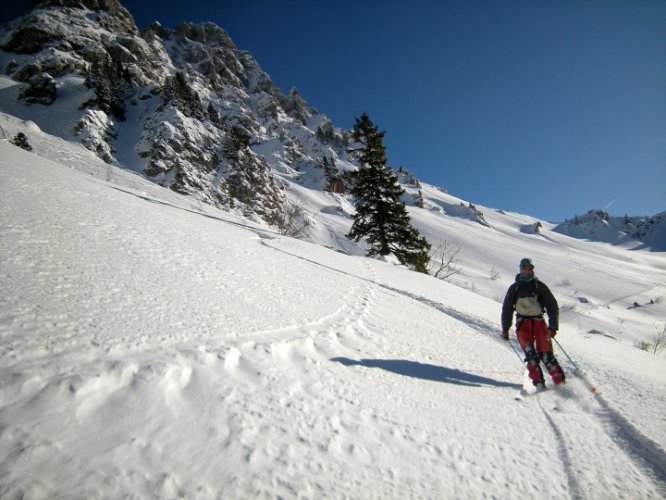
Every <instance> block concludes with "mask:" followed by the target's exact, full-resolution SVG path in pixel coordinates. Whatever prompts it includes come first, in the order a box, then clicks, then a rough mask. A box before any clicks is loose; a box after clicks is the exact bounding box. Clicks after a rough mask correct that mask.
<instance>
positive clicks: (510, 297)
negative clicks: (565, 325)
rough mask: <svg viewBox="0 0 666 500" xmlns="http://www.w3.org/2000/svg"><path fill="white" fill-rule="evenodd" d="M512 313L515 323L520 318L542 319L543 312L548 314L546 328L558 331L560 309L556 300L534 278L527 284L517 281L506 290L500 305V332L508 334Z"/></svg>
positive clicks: (543, 284) (548, 290) (547, 289)
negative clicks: (514, 315) (514, 316)
mask: <svg viewBox="0 0 666 500" xmlns="http://www.w3.org/2000/svg"><path fill="white" fill-rule="evenodd" d="M514 311H515V312H516V321H519V320H520V319H521V318H525V319H535V318H543V313H544V311H545V312H547V313H548V328H549V329H551V330H558V329H559V326H560V325H559V320H560V309H559V306H558V304H557V300H556V299H555V297H554V296H553V294H552V292H551V291H550V289H549V288H548V287H547V286H546V285H545V283H542V282H541V281H539V280H538V279H537V278H536V277H535V278H534V279H532V280H531V281H527V282H524V281H520V280H518V279H517V280H516V281H515V283H513V284H512V285H511V286H510V287H509V289H508V290H507V292H506V296H505V297H504V303H503V304H502V331H504V332H508V331H509V328H511V324H512V323H513V313H514ZM521 312H522V313H523V314H521Z"/></svg>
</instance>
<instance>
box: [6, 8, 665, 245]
mask: <svg viewBox="0 0 666 500" xmlns="http://www.w3.org/2000/svg"><path fill="white" fill-rule="evenodd" d="M0 48H2V53H0V56H1V60H2V66H3V68H4V72H5V73H6V74H7V76H8V77H9V78H10V79H11V80H12V81H13V82H15V83H16V88H15V89H14V90H15V91H16V96H15V99H16V98H17V99H18V101H19V102H21V103H22V105H23V106H24V108H25V109H21V107H20V106H14V107H13V110H12V111H14V112H16V116H18V117H22V118H28V117H29V118H30V119H32V120H33V121H35V122H36V123H37V124H38V125H39V126H40V128H42V129H43V130H45V131H48V132H50V133H55V135H59V136H60V137H63V138H65V139H68V140H76V141H80V142H81V143H82V144H84V145H85V147H87V148H88V149H90V150H91V151H94V152H95V154H97V155H98V156H99V157H101V158H103V159H104V160H105V161H106V162H108V163H112V164H116V165H121V166H123V167H125V168H129V169H131V170H134V171H136V172H140V173H142V174H143V175H145V176H147V177H148V178H149V179H151V180H152V181H153V182H156V183H157V184H159V185H162V186H164V187H168V188H170V189H172V190H174V191H176V192H179V193H181V194H185V195H189V196H192V197H194V198H196V199H197V200H198V201H199V202H201V203H205V204H210V205H213V206H217V207H225V208H230V209H232V210H234V211H236V212H237V213H240V214H242V215H244V216H247V217H253V218H258V219H260V220H262V221H264V222H265V223H267V224H269V225H271V226H272V227H275V228H278V229H279V230H280V231H281V232H283V233H284V234H292V235H299V234H300V235H301V236H303V235H304V234H305V232H304V231H303V229H304V228H310V227H312V226H313V225H316V224H318V223H321V221H319V220H318V214H317V215H312V214H313V207H310V206H308V203H307V198H308V197H307V196H303V194H302V193H301V194H298V193H296V192H297V191H298V188H297V187H296V186H302V187H304V188H306V189H314V190H316V191H319V192H321V191H323V192H328V193H331V194H330V197H331V206H332V207H335V208H334V209H333V208H331V209H329V211H331V210H333V211H337V212H340V213H349V205H350V203H351V200H349V199H345V200H343V199H342V198H344V197H347V198H348V196H347V193H348V184H347V181H346V176H345V174H346V172H348V171H351V170H355V169H356V168H358V165H357V164H356V163H355V162H354V159H353V158H351V157H349V156H348V154H347V146H348V145H349V141H350V137H349V132H348V131H345V130H343V129H340V128H337V127H335V126H334V124H333V123H332V122H331V121H330V119H328V117H327V116H326V115H325V114H322V113H320V112H319V111H318V110H316V109H315V108H313V107H311V106H310V105H309V104H308V103H307V101H306V100H305V99H304V98H303V97H302V96H301V95H300V92H299V91H298V89H296V88H292V89H291V90H290V92H289V93H288V94H283V93H282V92H281V91H280V90H279V89H278V88H276V87H275V86H274V85H273V83H272V82H271V79H270V76H269V75H267V74H266V73H265V72H263V71H262V70H261V67H260V66H259V64H258V62H257V61H256V60H254V58H253V57H252V56H251V54H249V53H248V52H247V51H243V50H240V49H238V48H237V47H236V46H235V44H234V43H233V40H231V38H230V37H229V35H228V34H227V33H226V32H225V31H224V29H223V28H221V27H219V26H217V25H215V24H214V23H203V24H193V23H180V24H178V25H177V26H176V27H175V28H174V29H169V28H165V27H163V26H161V25H160V24H159V23H151V24H149V25H148V26H146V27H145V28H144V29H143V30H142V32H141V33H140V32H139V30H138V28H137V26H136V24H135V23H134V20H133V18H132V16H131V13H129V11H127V10H126V9H125V8H124V7H123V6H122V4H121V3H120V2H117V1H115V0H108V1H93V0H90V1H87V2H68V1H64V2H63V1H57V2H56V1H45V2H40V3H39V4H38V5H36V6H35V8H34V9H33V10H32V11H31V12H29V13H28V14H26V15H25V16H22V17H21V18H18V19H16V20H13V21H10V22H9V23H6V24H5V25H4V26H3V27H2V31H1V34H0ZM4 88H5V89H7V88H9V85H7V86H5V87H4ZM8 94H9V92H8V93H6V95H5V97H10V98H11V96H9V95H8ZM63 99H70V102H69V106H68V107H67V109H68V113H69V114H70V115H71V116H70V119H69V122H68V123H67V124H66V127H65V128H64V129H62V128H60V130H49V127H48V125H47V123H48V120H49V115H50V114H52V112H51V110H52V109H54V104H57V103H56V101H60V102H64V101H63ZM3 102H4V103H5V104H4V105H3V107H5V108H8V107H10V106H8V105H7V101H6V100H5V101H3ZM29 108H30V109H29ZM49 108H50V109H49ZM61 109H62V107H61ZM39 111H43V112H42V113H40V112H39ZM239 134H240V135H239ZM243 136H247V148H244V149H243V148H242V141H241V149H243V150H242V151H240V152H239V151H233V150H230V143H234V140H235V139H238V137H243ZM239 154H240V155H241V156H242V158H239ZM397 172H398V174H399V178H400V180H401V183H402V185H403V187H404V188H405V189H406V195H405V197H404V199H403V201H404V202H405V203H406V204H407V206H408V207H409V208H410V211H411V213H412V216H413V217H414V218H415V223H416V225H417V226H418V217H415V213H417V212H418V210H422V209H423V207H424V206H425V205H428V204H430V205H433V204H434V205H438V204H439V205H441V203H440V202H439V201H432V200H431V201H430V202H428V201H427V200H424V196H423V190H422V189H420V186H422V183H421V182H420V181H419V180H418V179H417V178H416V177H415V176H414V175H413V174H411V173H409V171H408V170H407V169H405V168H404V167H400V169H398V170H397ZM295 193H296V194H295ZM591 212H595V213H596V212H598V211H591ZM441 213H442V215H444V216H454V217H460V218H463V219H470V220H475V221H476V222H478V223H480V224H483V225H487V224H488V223H487V222H486V221H485V219H484V217H483V211H482V210H481V209H479V208H477V207H476V206H475V205H474V204H472V203H471V202H462V201H461V203H460V204H459V205H456V206H453V205H448V206H446V208H445V209H443V210H442V212H441ZM627 219H629V220H627ZM573 220H578V222H579V223H578V224H576V225H575V226H576V227H575V230H573V229H572V226H573V225H572V223H571V222H569V221H565V222H564V223H562V224H559V225H556V226H555V227H554V228H553V230H555V231H558V232H560V233H562V234H567V235H569V236H573V237H576V238H587V239H592V240H597V241H604V242H611V243H614V244H622V245H625V246H627V245H628V246H630V247H633V248H647V249H651V250H656V251H664V250H666V245H664V244H663V241H664V240H666V236H665V235H666V229H665V228H666V224H665V222H664V217H663V214H657V215H655V216H652V217H648V216H640V217H627V216H625V217H624V219H623V220H624V222H626V223H625V224H620V225H618V224H615V223H613V224H611V225H610V226H609V227H610V228H611V229H613V228H616V227H617V231H616V232H615V233H612V232H609V231H610V230H606V231H602V232H600V231H599V230H598V226H599V224H603V223H604V222H603V221H604V220H605V222H609V220H610V217H607V218H606V219H603V218H602V222H600V221H599V220H591V219H589V218H586V217H578V216H576V217H575V218H574V219H573ZM581 221H582V222H581ZM539 222H540V221H535V222H534V223H531V224H528V226H529V227H527V228H526V229H525V230H526V231H538V230H539V227H538V224H539ZM541 227H542V228H543V224H542V225H541ZM601 234H603V237H600V236H601ZM632 245H633V246H632Z"/></svg>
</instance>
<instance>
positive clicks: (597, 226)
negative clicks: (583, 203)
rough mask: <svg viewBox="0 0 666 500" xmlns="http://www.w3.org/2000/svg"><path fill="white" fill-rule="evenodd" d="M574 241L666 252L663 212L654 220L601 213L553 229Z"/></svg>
mask: <svg viewBox="0 0 666 500" xmlns="http://www.w3.org/2000/svg"><path fill="white" fill-rule="evenodd" d="M553 231H557V232H558V233H561V234H566V235H567V236H571V237H573V238H579V239H588V240H591V241H600V242H605V243H611V244H613V245H617V244H622V245H628V246H629V247H631V248H636V249H640V248H651V249H654V250H665V249H666V212H661V213H660V214H657V215H655V216H653V217H629V216H627V215H625V216H624V217H612V216H610V215H609V214H608V213H607V212H604V211H603V210H590V211H589V212H588V213H587V214H585V215H576V216H575V217H574V218H573V219H570V220H567V221H565V222H564V223H562V224H559V225H557V226H556V227H555V228H553Z"/></svg>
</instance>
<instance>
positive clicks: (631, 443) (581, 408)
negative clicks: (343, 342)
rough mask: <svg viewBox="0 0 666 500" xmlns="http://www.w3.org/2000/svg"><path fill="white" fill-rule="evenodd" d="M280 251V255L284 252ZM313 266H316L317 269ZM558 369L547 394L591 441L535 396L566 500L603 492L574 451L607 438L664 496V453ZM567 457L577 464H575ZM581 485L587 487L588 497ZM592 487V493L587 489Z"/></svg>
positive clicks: (486, 327) (458, 315) (487, 330)
mask: <svg viewBox="0 0 666 500" xmlns="http://www.w3.org/2000/svg"><path fill="white" fill-rule="evenodd" d="M273 248H276V247H273ZM276 249H277V248H276ZM281 251H283V252H284V250H281ZM290 255H293V256H294V257H296V258H302V259H304V260H306V261H309V259H305V258H303V257H301V256H299V255H296V254H290ZM316 264H317V265H321V264H318V263H316ZM324 267H328V266H324ZM334 270H335V269H334ZM335 271H338V270H335ZM372 282H373V283H374V284H375V285H376V286H378V287H380V288H384V289H387V290H389V291H391V292H394V293H397V294H400V295H402V296H405V297H407V298H409V299H412V300H414V301H417V302H419V303H421V304H424V305H426V306H427V307H431V308H433V309H435V310H436V311H438V312H441V313H443V314H445V315H447V316H449V317H452V318H455V319H456V320H458V321H460V322H462V323H465V324H467V325H468V326H470V327H471V328H473V329H475V330H476V331H477V332H478V333H480V334H482V335H484V336H487V337H490V338H492V339H493V340H497V328H496V326H495V325H493V324H492V323H490V322H488V321H484V320H483V319H481V318H478V317H474V316H471V315H468V314H465V313H463V312H460V311H457V310H455V309H453V308H451V307H447V306H445V305H443V304H441V303H437V302H435V301H432V300H429V299H427V298H425V297H423V296H419V295H417V294H412V293H410V292H407V291H405V290H400V289H397V288H394V287H390V286H387V285H385V284H382V283H380V282H379V280H378V279H377V278H376V275H375V276H374V277H373V279H372ZM498 342H499V343H500V344H505V345H508V343H507V342H505V341H503V340H499V341H498ZM510 348H511V347H510ZM340 362H342V363H343V364H347V365H353V364H360V365H364V366H372V364H371V363H368V362H366V363H353V362H350V360H340ZM563 364H564V366H567V365H568V366H567V368H568V370H569V382H568V385H566V386H564V387H562V388H555V389H553V390H551V391H550V392H551V393H554V394H555V395H556V400H559V401H560V403H567V402H568V403H570V404H569V405H567V408H568V410H569V412H571V411H572V410H574V408H573V407H572V404H571V403H575V405H574V406H575V407H576V408H575V410H576V415H577V416H576V417H575V418H568V420H571V421H572V423H574V425H580V421H579V416H580V415H581V414H584V416H585V422H586V423H587V424H588V425H590V426H591V429H590V430H589V433H588V434H589V435H590V442H589V444H587V445H585V444H581V443H575V444H574V443H572V442H570V441H569V438H568V437H567V436H568V435H569V434H570V433H568V432H567V430H566V425H564V422H562V421H561V420H559V419H561V417H560V416H558V413H560V407H559V406H557V407H553V408H548V407H547V405H544V403H543V399H541V400H539V398H544V397H546V398H547V397H549V396H544V394H539V395H537V398H536V399H537V401H538V404H539V408H540V410H541V412H542V413H543V417H544V419H545V420H546V422H547V426H548V427H549V428H550V429H551V431H552V434H553V436H554V442H555V446H556V450H557V455H558V456H559V459H560V462H561V464H562V468H563V472H564V475H565V477H566V480H567V486H568V490H569V494H570V496H571V498H574V499H578V498H590V496H594V493H593V492H594V491H596V490H599V489H601V490H604V488H603V487H601V488H600V485H599V480H598V478H597V474H596V473H595V470H596V469H597V468H598V467H600V465H599V464H598V463H597V462H592V463H593V466H594V467H593V469H592V470H591V471H588V470H585V471H584V472H583V473H581V469H585V467H580V466H578V465H577V464H579V463H580V453H579V448H580V449H592V450H594V449H595V447H596V446H598V443H600V442H603V441H604V440H606V441H607V439H604V438H609V439H610V440H611V441H610V443H609V444H608V446H613V447H614V448H616V449H617V452H618V456H619V457H621V458H619V459H618V464H619V465H618V466H619V467H622V468H625V467H627V468H631V467H632V465H633V466H634V467H636V468H638V469H640V470H641V471H642V472H643V473H645V474H647V475H648V476H650V477H652V478H653V479H654V480H655V481H656V482H657V484H659V485H660V486H659V490H660V491H662V492H666V474H665V471H666V453H665V452H664V450H663V449H662V448H661V447H659V445H657V444H656V443H654V442H653V441H652V440H650V439H649V438H647V437H645V436H644V435H643V434H642V433H641V432H640V431H639V430H638V429H637V428H636V427H635V426H634V425H632V424H631V423H630V422H629V421H628V420H627V419H626V418H625V417H623V416H622V414H621V413H620V412H619V411H618V410H616V409H613V408H612V407H611V406H610V405H609V404H608V403H607V402H606V401H605V399H604V398H603V397H602V396H601V395H600V394H591V393H590V392H589V389H590V388H591V387H592V384H591V383H590V382H589V381H588V379H587V377H586V376H585V375H584V374H583V373H581V372H580V370H579V369H578V367H577V366H575V365H572V364H571V363H569V362H568V361H567V362H566V363H563ZM573 377H577V378H578V380H576V382H575V383H573V382H572V378H573ZM574 384H575V385H574ZM525 385H526V386H527V387H530V382H529V379H526V382H525ZM591 399H592V400H594V401H596V403H597V405H596V406H595V405H593V404H591V403H590V400H591ZM551 402H552V401H551ZM551 409H555V410H556V412H555V413H554V414H553V412H552V411H550V410H551ZM601 432H603V433H604V434H605V436H602V437H600V436H599V434H600V433H601ZM572 457H576V458H575V459H574V458H572ZM627 458H628V459H629V460H630V461H631V465H630V464H629V463H627V460H626V459H627ZM582 476H586V477H585V480H584V481H582V480H581V477H582ZM595 478H597V479H595ZM624 480H626V478H625V479H623V481H624ZM582 484H587V485H588V488H587V491H586V490H585V489H584V487H583V486H582ZM592 486H594V488H592ZM608 487H609V490H608V491H613V490H616V489H618V487H619V485H618V484H609V485H608Z"/></svg>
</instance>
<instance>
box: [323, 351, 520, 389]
mask: <svg viewBox="0 0 666 500" xmlns="http://www.w3.org/2000/svg"><path fill="white" fill-rule="evenodd" d="M331 361H337V362H338V363H341V364H343V365H345V366H356V365H358V366H365V367H367V368H381V369H382V370H386V371H389V372H393V373H397V374H399V375H405V376H406V377H414V378H420V379H423V380H432V381H434V382H445V383H447V384H455V385H465V386H469V387H482V386H493V387H510V388H512V389H521V388H522V385H521V384H511V383H509V382H502V381H500V380H495V379H492V378H487V377H481V376H479V375H474V374H473V373H467V372H463V371H460V370H456V369H454V368H445V367H443V366H436V365H430V364H426V363H419V362H417V361H408V360H406V359H360V360H355V359H349V358H344V357H338V358H331Z"/></svg>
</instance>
